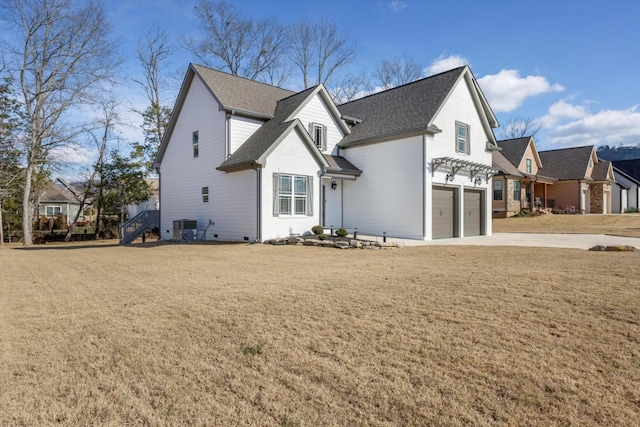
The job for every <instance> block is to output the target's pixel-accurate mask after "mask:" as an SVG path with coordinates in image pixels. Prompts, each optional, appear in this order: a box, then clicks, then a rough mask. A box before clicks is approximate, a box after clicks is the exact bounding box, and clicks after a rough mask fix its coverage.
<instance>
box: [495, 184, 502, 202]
mask: <svg viewBox="0 0 640 427" xmlns="http://www.w3.org/2000/svg"><path fill="white" fill-rule="evenodd" d="M493 200H496V201H500V200H502V181H493Z"/></svg>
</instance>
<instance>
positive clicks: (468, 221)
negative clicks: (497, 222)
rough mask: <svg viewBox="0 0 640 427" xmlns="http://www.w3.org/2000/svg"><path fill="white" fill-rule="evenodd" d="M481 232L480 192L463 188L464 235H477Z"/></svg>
mask: <svg viewBox="0 0 640 427" xmlns="http://www.w3.org/2000/svg"><path fill="white" fill-rule="evenodd" d="M481 232H482V192H480V191H474V190H464V235H465V237H467V236H479V235H480V233H481Z"/></svg>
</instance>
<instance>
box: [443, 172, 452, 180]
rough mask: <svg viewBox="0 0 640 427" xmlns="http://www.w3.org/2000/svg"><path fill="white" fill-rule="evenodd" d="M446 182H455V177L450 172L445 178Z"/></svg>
mask: <svg viewBox="0 0 640 427" xmlns="http://www.w3.org/2000/svg"><path fill="white" fill-rule="evenodd" d="M444 180H445V182H447V181H453V175H452V174H451V172H449V173H448V174H447V176H446V177H445V179H444Z"/></svg>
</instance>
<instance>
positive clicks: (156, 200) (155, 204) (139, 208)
mask: <svg viewBox="0 0 640 427" xmlns="http://www.w3.org/2000/svg"><path fill="white" fill-rule="evenodd" d="M145 181H146V182H147V184H148V185H149V187H150V188H151V191H152V193H151V196H150V197H149V198H148V199H147V200H145V201H144V202H140V203H138V204H136V205H127V208H126V209H127V218H129V219H131V218H133V217H135V216H136V215H138V214H139V213H141V212H144V211H150V210H157V209H160V191H159V190H158V178H145Z"/></svg>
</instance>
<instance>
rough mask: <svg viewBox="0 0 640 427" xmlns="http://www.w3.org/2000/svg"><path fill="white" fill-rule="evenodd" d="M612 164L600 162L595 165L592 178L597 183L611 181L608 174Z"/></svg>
mask: <svg viewBox="0 0 640 427" xmlns="http://www.w3.org/2000/svg"><path fill="white" fill-rule="evenodd" d="M609 166H611V162H598V163H596V164H595V165H593V171H591V178H593V179H594V180H596V181H606V180H608V179H609V176H608V172H609Z"/></svg>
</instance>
